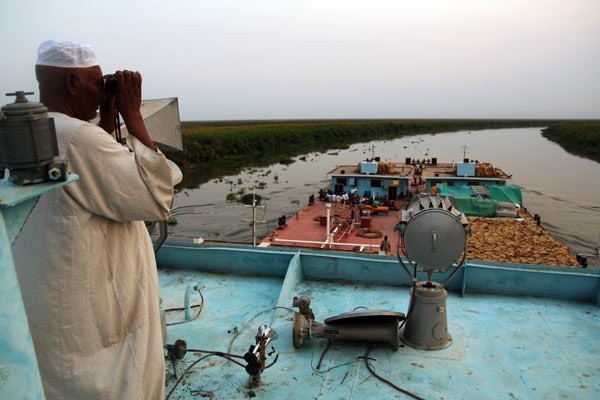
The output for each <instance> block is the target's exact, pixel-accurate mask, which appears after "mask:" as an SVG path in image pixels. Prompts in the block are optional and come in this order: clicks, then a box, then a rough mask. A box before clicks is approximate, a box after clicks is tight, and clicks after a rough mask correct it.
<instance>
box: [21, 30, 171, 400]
mask: <svg viewBox="0 0 600 400" xmlns="http://www.w3.org/2000/svg"><path fill="white" fill-rule="evenodd" d="M36 77H37V79H38V82H39V88H40V100H41V102H42V103H44V105H46V106H47V107H48V110H49V116H50V117H52V118H54V122H55V125H56V133H57V138H58V143H59V151H60V156H61V157H62V158H65V159H67V160H68V163H69V164H68V165H69V170H70V171H73V172H74V173H77V174H78V175H79V177H80V180H79V181H78V182H75V183H72V184H69V185H66V186H64V187H63V188H62V189H59V190H54V191H51V192H49V193H47V194H45V195H44V196H42V197H41V198H40V200H39V201H38V204H37V205H36V207H35V208H34V210H33V211H32V213H31V215H30V217H29V219H28V221H27V223H26V224H25V226H24V228H23V230H22V232H21V233H20V235H19V237H18V239H17V240H16V241H15V243H14V246H13V254H14V256H15V264H16V269H17V274H18V278H19V283H20V286H21V292H22V294H23V301H24V304H25V308H26V311H27V316H28V319H29V325H30V329H31V334H32V338H33V342H34V345H35V350H36V355H37V358H38V364H39V367H40V373H41V376H42V381H43V385H44V391H45V394H46V398H48V399H92V398H93V399H162V398H163V395H164V354H163V349H162V346H163V344H162V335H161V328H160V317H159V297H158V277H157V272H156V261H155V258H154V253H153V250H152V243H151V241H150V237H149V235H148V232H147V230H146V228H145V224H144V222H143V221H144V220H164V219H166V218H167V216H168V214H169V207H170V202H171V199H172V196H173V186H174V185H175V184H176V183H178V182H179V181H180V180H181V172H180V171H179V169H178V168H177V167H176V166H175V165H174V164H172V163H170V162H169V161H168V160H167V159H166V158H165V156H164V155H163V154H162V153H160V151H158V150H157V148H156V146H155V145H154V143H153V142H152V140H151V139H150V136H149V135H148V132H147V131H146V128H145V126H144V122H143V120H142V117H141V113H140V104H141V82H142V81H141V76H140V74H139V73H137V72H129V71H123V72H117V73H116V78H117V85H116V86H117V87H116V90H115V91H114V93H106V92H104V91H103V90H102V82H103V79H102V70H101V69H100V67H99V66H98V63H97V62H96V58H95V56H94V53H93V51H92V49H91V47H90V46H89V45H81V44H75V43H70V42H62V43H61V42H54V41H49V42H44V43H42V44H41V45H40V48H39V51H38V60H37V63H36ZM101 100H102V105H101V107H100V115H101V119H100V121H101V122H100V125H101V126H102V127H104V128H106V130H104V129H102V128H100V127H98V126H96V125H92V124H90V123H88V122H86V121H87V120H89V119H91V118H93V117H94V116H95V115H96V109H97V107H98V105H99V104H100V102H101ZM115 108H117V109H118V111H119V112H120V114H121V115H122V117H123V120H124V122H125V124H126V126H127V130H128V132H129V137H128V138H127V141H128V142H127V146H123V145H122V144H119V143H117V142H116V141H115V139H114V138H113V137H112V136H111V135H110V134H109V133H108V132H110V131H112V130H113V129H114V122H113V121H114V120H115V118H114V117H115ZM107 130H108V132H107Z"/></svg>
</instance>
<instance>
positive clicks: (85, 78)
mask: <svg viewBox="0 0 600 400" xmlns="http://www.w3.org/2000/svg"><path fill="white" fill-rule="evenodd" d="M79 78H80V84H81V86H80V88H81V91H80V95H79V96H78V103H79V105H78V106H77V114H78V115H77V117H78V118H79V119H83V120H90V119H92V118H94V117H95V116H96V111H97V110H98V106H99V104H100V95H101V88H102V69H101V68H100V67H99V66H94V67H89V68H82V69H80V70H79Z"/></svg>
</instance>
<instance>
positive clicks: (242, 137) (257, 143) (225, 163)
mask: <svg viewBox="0 0 600 400" xmlns="http://www.w3.org/2000/svg"><path fill="white" fill-rule="evenodd" d="M555 122H556V121H550V120H470V119H465V120H305V121H217V122H182V138H183V147H184V150H183V152H181V153H179V152H178V153H174V154H173V155H172V156H171V158H172V159H173V161H175V162H176V163H177V164H178V165H179V166H181V167H182V169H183V170H184V182H182V184H181V185H180V187H184V188H193V187H197V186H198V185H200V184H202V183H204V182H207V181H209V180H210V179H213V178H216V177H219V176H223V175H235V174H237V173H239V172H240V171H241V170H242V168H244V167H249V166H252V167H263V166H268V165H271V164H275V163H281V164H286V163H291V162H292V160H291V158H292V157H295V156H298V155H302V154H307V153H310V152H319V151H320V152H325V151H327V150H330V149H344V148H347V147H348V146H350V145H351V144H354V143H360V142H369V141H372V140H384V139H395V138H399V137H403V136H412V135H418V134H425V133H441V132H456V131H463V130H482V129H499V128H518V127H543V126H548V125H549V124H552V123H555Z"/></svg>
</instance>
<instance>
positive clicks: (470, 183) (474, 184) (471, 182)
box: [467, 181, 479, 186]
mask: <svg viewBox="0 0 600 400" xmlns="http://www.w3.org/2000/svg"><path fill="white" fill-rule="evenodd" d="M467 185H469V186H479V182H474V181H469V182H467Z"/></svg>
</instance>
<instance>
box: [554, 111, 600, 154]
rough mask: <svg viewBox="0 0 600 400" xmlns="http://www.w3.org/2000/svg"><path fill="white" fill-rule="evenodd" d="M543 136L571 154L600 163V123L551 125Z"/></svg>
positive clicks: (584, 122) (573, 122) (572, 122)
mask: <svg viewBox="0 0 600 400" xmlns="http://www.w3.org/2000/svg"><path fill="white" fill-rule="evenodd" d="M542 136H544V137H545V138H546V139H549V140H552V141H553V142H556V143H558V144H559V145H560V146H561V147H562V148H563V149H565V150H566V151H568V152H569V153H571V154H575V155H578V156H581V157H585V158H589V159H590V160H594V161H596V162H600V121H598V120H597V121H569V122H560V123H555V124H552V125H550V126H549V127H548V128H546V129H544V130H542Z"/></svg>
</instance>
